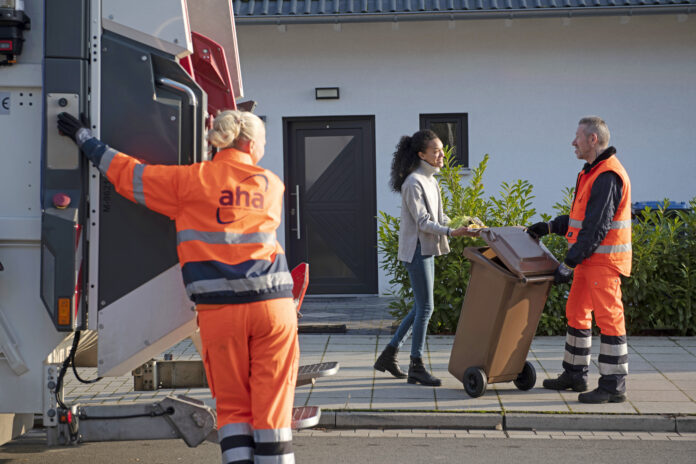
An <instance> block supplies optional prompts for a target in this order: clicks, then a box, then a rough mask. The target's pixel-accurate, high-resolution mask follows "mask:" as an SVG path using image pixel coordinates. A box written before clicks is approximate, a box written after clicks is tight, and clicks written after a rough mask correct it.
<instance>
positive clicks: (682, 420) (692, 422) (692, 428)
mask: <svg viewBox="0 0 696 464" xmlns="http://www.w3.org/2000/svg"><path fill="white" fill-rule="evenodd" d="M675 419H676V422H677V432H679V433H696V416H677V417H676V418H675Z"/></svg>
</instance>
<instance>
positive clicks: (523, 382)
mask: <svg viewBox="0 0 696 464" xmlns="http://www.w3.org/2000/svg"><path fill="white" fill-rule="evenodd" d="M513 382H514V384H515V386H516V387H517V388H519V389H520V390H522V391H527V390H530V389H531V388H533V387H534V384H535V383H536V369H534V366H532V363H530V362H529V361H525V362H524V367H523V368H522V372H520V375H518V376H517V378H516V379H515V380H513Z"/></svg>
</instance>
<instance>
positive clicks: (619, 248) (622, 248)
mask: <svg viewBox="0 0 696 464" xmlns="http://www.w3.org/2000/svg"><path fill="white" fill-rule="evenodd" d="M631 250H632V247H631V244H630V243H624V244H622V245H600V246H598V247H597V249H596V250H595V251H594V252H595V253H602V254H608V253H626V252H628V251H631Z"/></svg>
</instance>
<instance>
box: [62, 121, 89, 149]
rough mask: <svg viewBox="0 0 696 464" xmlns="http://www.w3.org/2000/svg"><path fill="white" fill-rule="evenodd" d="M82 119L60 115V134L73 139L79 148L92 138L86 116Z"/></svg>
mask: <svg viewBox="0 0 696 464" xmlns="http://www.w3.org/2000/svg"><path fill="white" fill-rule="evenodd" d="M80 119H82V121H80ZM80 119H77V118H76V117H75V116H73V115H71V114H68V113H60V114H59V115H58V132H60V133H61V135H65V136H66V137H70V138H71V139H73V141H75V143H76V144H77V146H78V147H82V144H84V143H85V142H86V141H87V140H89V139H91V138H92V131H91V130H89V128H88V127H87V126H88V123H87V120H86V119H85V117H84V115H82V116H81V118H80Z"/></svg>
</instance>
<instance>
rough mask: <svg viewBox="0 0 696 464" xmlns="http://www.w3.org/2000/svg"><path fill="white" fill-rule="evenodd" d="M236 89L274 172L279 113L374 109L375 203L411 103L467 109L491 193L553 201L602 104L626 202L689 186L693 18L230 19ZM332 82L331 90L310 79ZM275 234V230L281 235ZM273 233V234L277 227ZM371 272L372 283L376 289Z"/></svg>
mask: <svg viewBox="0 0 696 464" xmlns="http://www.w3.org/2000/svg"><path fill="white" fill-rule="evenodd" d="M237 33H238V39H239V49H240V58H241V68H242V75H243V78H244V85H245V95H246V96H247V97H249V98H252V99H254V100H256V101H258V103H259V105H258V107H257V110H256V113H257V114H260V115H265V116H266V117H267V131H268V145H267V149H266V153H267V154H266V157H265V158H264V160H263V161H262V164H263V165H264V167H267V168H269V169H272V170H273V171H275V172H276V173H279V174H280V175H282V173H283V155H282V149H283V142H282V140H283V139H282V135H283V134H282V118H283V117H290V116H321V115H331V116H337V115H375V121H376V149H377V161H376V168H377V171H376V173H377V198H378V200H377V201H378V204H377V209H378V210H384V211H388V212H390V213H392V214H398V209H399V205H400V203H399V198H398V196H397V195H395V194H393V193H390V192H389V190H388V186H387V180H388V177H389V166H390V161H391V154H392V152H393V149H394V146H395V145H396V143H397V141H398V139H399V137H400V136H401V135H403V134H410V133H412V132H414V131H416V130H417V129H418V116H419V114H420V113H450V112H451V113H468V114H469V159H470V164H471V165H472V166H475V165H476V164H478V162H479V161H480V160H481V159H482V157H483V155H484V153H489V154H490V155H491V159H490V162H489V167H488V170H487V174H486V176H485V178H484V180H485V182H486V190H487V192H488V193H489V194H493V193H496V192H497V190H498V187H499V185H500V183H501V182H502V181H513V180H515V179H518V178H522V179H527V180H529V181H530V182H531V183H532V184H533V185H534V187H535V188H534V192H535V195H536V197H537V198H536V200H535V207H536V208H537V210H538V211H539V212H547V213H551V212H552V210H551V205H552V204H553V203H555V202H556V201H558V200H559V199H560V198H561V191H562V189H563V188H564V187H566V186H573V185H574V183H575V176H576V174H577V172H578V171H579V169H580V168H581V166H582V163H581V162H580V161H578V160H577V159H575V155H574V153H573V149H572V147H571V145H570V142H571V141H572V139H573V136H574V133H575V128H576V127H577V121H578V119H579V118H580V117H581V116H585V115H588V114H597V115H600V116H602V117H603V118H604V119H605V120H606V121H607V123H608V125H609V128H610V130H611V131H612V141H611V142H612V144H613V145H615V146H616V147H617V150H618V153H619V157H620V159H621V161H622V162H623V163H624V165H625V166H626V169H627V170H628V172H629V174H630V176H631V179H632V184H633V200H634V201H644V200H657V199H662V198H665V197H669V198H671V199H672V200H675V201H687V200H689V199H691V198H693V197H694V196H696V189H695V188H694V180H693V178H694V175H695V174H696V129H695V128H696V17H695V16H694V15H691V16H679V17H678V16H677V15H664V16H657V15H656V16H643V17H632V18H628V17H596V18H573V19H570V20H569V19H561V18H549V19H515V20H511V21H510V20H508V21H505V20H498V19H496V20H476V21H473V20H472V21H456V23H450V22H448V21H428V22H401V23H399V25H398V28H395V27H394V25H393V24H392V23H371V24H343V25H341V27H340V30H337V28H336V27H334V26H333V25H289V26H287V28H286V30H285V31H283V30H281V28H278V27H276V26H247V25H242V26H238V29H237ZM323 86H338V87H340V89H341V98H340V100H338V101H316V100H315V99H314V88H315V87H323ZM281 237H282V233H281ZM281 240H282V238H281ZM387 280H388V279H387V278H386V276H384V275H383V273H382V272H381V271H380V282H379V288H380V292H384V291H385V290H386V288H387Z"/></svg>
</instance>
